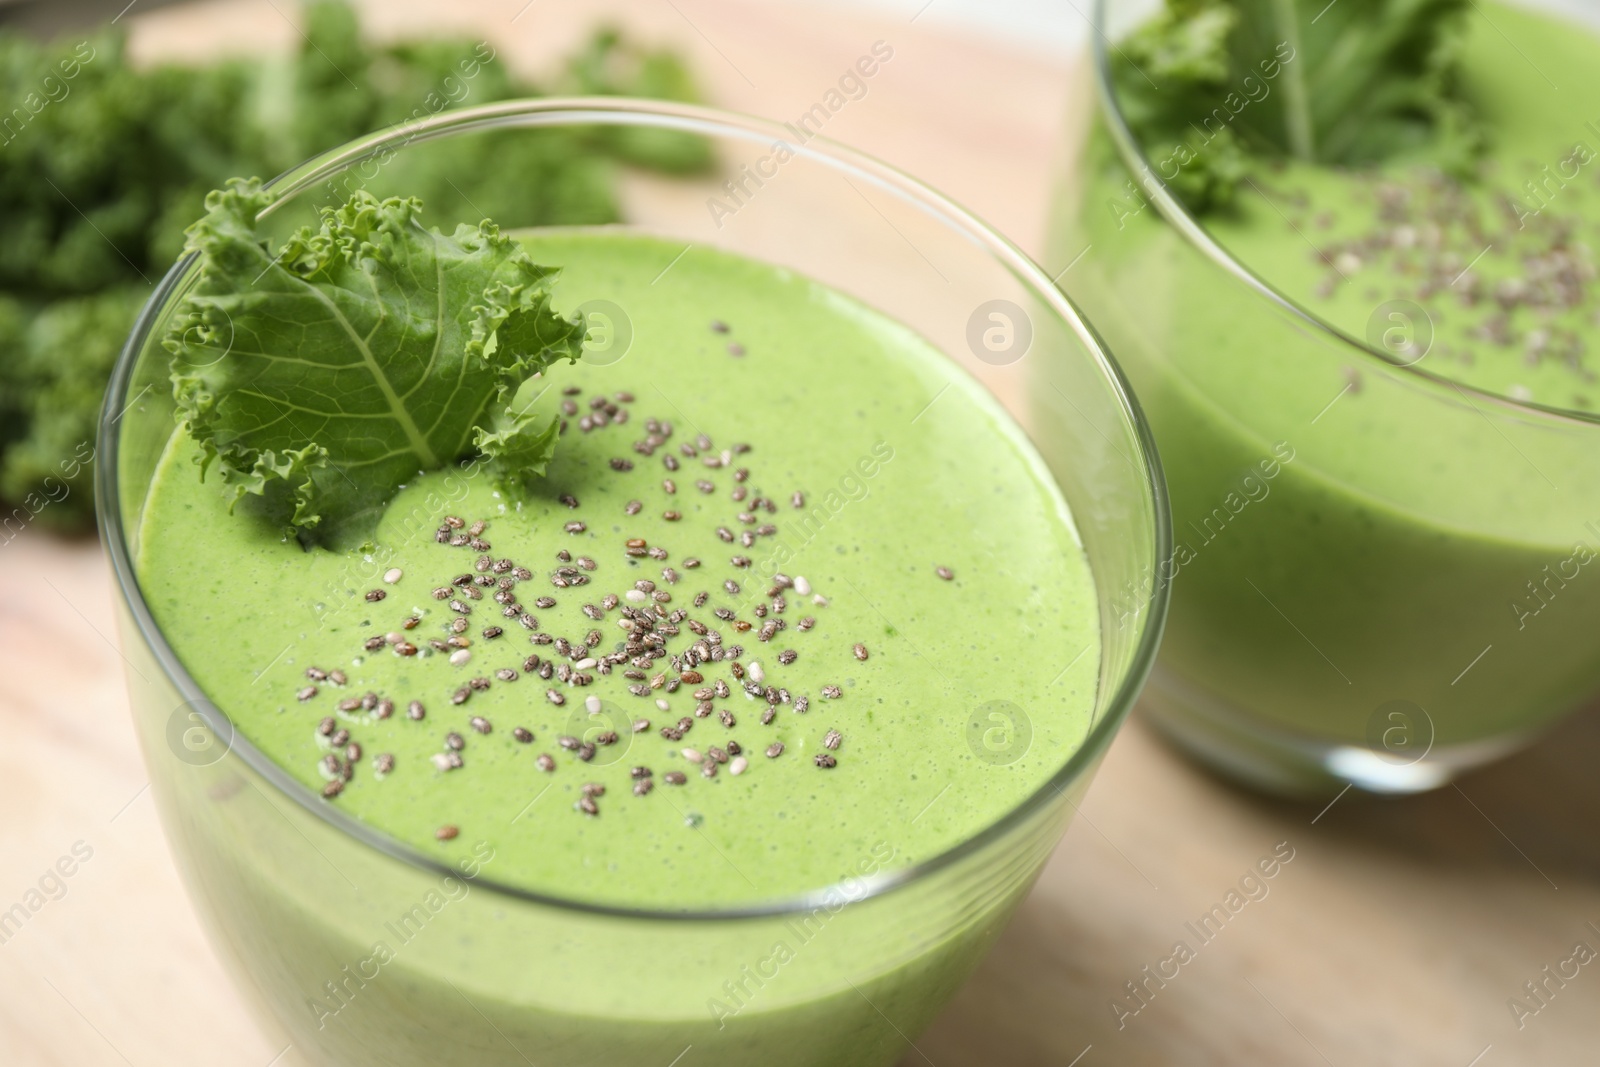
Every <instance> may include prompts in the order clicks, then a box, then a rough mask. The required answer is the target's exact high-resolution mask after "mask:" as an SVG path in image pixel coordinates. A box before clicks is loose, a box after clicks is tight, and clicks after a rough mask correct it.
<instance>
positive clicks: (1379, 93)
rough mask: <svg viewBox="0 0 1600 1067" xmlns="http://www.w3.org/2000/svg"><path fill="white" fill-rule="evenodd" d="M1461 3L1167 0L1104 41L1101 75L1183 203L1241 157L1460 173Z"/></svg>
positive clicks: (1221, 178)
mask: <svg viewBox="0 0 1600 1067" xmlns="http://www.w3.org/2000/svg"><path fill="white" fill-rule="evenodd" d="M1468 11H1469V0H1339V2H1338V3H1335V4H1331V5H1330V4H1328V3H1327V0H1167V2H1166V6H1165V8H1164V9H1163V10H1162V11H1161V12H1160V13H1159V14H1158V15H1156V16H1155V17H1154V18H1152V19H1151V20H1150V21H1148V22H1146V23H1144V24H1143V25H1142V26H1141V27H1140V28H1139V29H1137V30H1136V31H1134V32H1133V33H1132V34H1130V35H1128V37H1127V38H1126V39H1125V40H1123V41H1121V42H1120V43H1119V46H1118V48H1117V49H1116V50H1114V52H1113V55H1112V81H1113V84H1114V86H1115V88H1116V92H1117V98H1118V102H1119V104H1120V106H1121V108H1122V111H1123V114H1124V115H1125V116H1126V118H1127V120H1128V124H1129V127H1130V128H1131V129H1132V131H1133V134H1134V137H1135V138H1136V139H1137V140H1138V141H1139V143H1140V145H1141V146H1142V147H1143V148H1144V151H1145V155H1146V157H1147V158H1148V159H1150V161H1151V163H1152V164H1153V165H1154V166H1156V168H1157V172H1158V176H1159V177H1160V178H1161V179H1162V180H1163V181H1165V182H1166V183H1167V184H1168V185H1169V186H1170V187H1171V189H1172V190H1173V192H1174V193H1175V194H1176V195H1177V196H1178V197H1179V198H1180V199H1182V200H1183V201H1184V202H1185V203H1186V204H1187V205H1188V206H1189V208H1190V209H1191V210H1194V211H1206V210H1210V209H1213V208H1216V207H1221V206H1224V205H1226V204H1227V203H1228V201H1229V200H1230V199H1231V197H1232V195H1233V192H1234V190H1235V187H1236V186H1237V183H1238V182H1239V181H1240V180H1241V179H1242V177H1243V176H1244V174H1245V173H1246V172H1247V171H1248V169H1249V164H1250V160H1251V159H1252V158H1260V159H1273V158H1280V159H1281V158H1291V159H1296V160H1301V161H1305V162H1315V163H1323V164H1329V165H1336V166H1363V165H1369V164H1375V163H1379V162H1385V161H1396V160H1398V161H1415V162H1425V163H1431V164H1433V165H1435V166H1438V167H1440V168H1441V169H1443V170H1446V171H1448V172H1452V173H1456V174H1462V175H1465V174H1467V173H1469V172H1470V171H1471V169H1472V167H1473V165H1474V164H1475V162H1476V160H1477V159H1478V157H1479V155H1480V154H1481V152H1482V148H1483V133H1482V129H1481V126H1480V124H1479V123H1478V120H1477V118H1476V115H1475V112H1474V111H1473V109H1472V107H1471V105H1470V103H1469V102H1468V101H1467V100H1466V99H1465V96H1464V94H1463V92H1462V88H1461V85H1460V79H1459V68H1458V58H1457V57H1458V52H1459V47H1460V44H1461V40H1462V36H1463V34H1464V30H1465V22H1464V20H1465V17H1466V15H1467V13H1468ZM1169 161H1170V162H1169ZM1163 164H1166V165H1165V167H1163V166H1162V165H1163ZM1174 172H1175V173H1174Z"/></svg>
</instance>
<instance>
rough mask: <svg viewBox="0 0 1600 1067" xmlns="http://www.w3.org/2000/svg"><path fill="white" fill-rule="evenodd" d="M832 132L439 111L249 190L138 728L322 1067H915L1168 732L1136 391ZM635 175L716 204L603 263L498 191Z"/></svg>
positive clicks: (132, 598)
mask: <svg viewBox="0 0 1600 1067" xmlns="http://www.w3.org/2000/svg"><path fill="white" fill-rule="evenodd" d="M887 47H888V46H883V48H884V49H886V50H887ZM889 54H890V55H892V51H890V52H889ZM884 61H886V60H885V57H884V56H881V55H878V54H877V53H874V54H873V56H867V57H864V58H863V60H862V62H861V63H860V64H858V65H857V67H856V68H854V72H853V73H852V74H851V76H850V79H848V80H849V81H850V83H851V84H859V83H860V81H861V79H864V78H867V77H870V76H871V73H872V71H874V70H875V69H876V66H877V64H878V63H881V62H884ZM846 88H847V89H848V86H846ZM818 122H819V120H818V119H817V118H816V117H815V116H813V117H811V118H810V119H809V120H808V122H802V123H801V124H799V125H798V126H783V125H778V124H772V123H768V122H765V121H758V120H755V119H748V118H743V117H739V116H733V115H727V114H720V113H716V112H712V111H708V110H704V109H699V108H694V107H688V106H680V105H671V104H662V103H654V102H643V101H630V100H621V99H588V100H542V101H521V102H512V103H507V104H496V105H493V106H489V107H483V108H478V109H473V110H466V111H460V112H452V113H448V114H444V115H440V116H437V117H431V118H428V119H426V120H424V121H421V122H418V123H415V124H412V125H409V126H406V127H404V128H401V129H397V130H391V131H387V132H384V133H381V134H378V135H375V136H373V137H371V138H369V139H366V140H363V141H360V142H357V143H354V144H351V145H349V146H347V147H345V148H342V149H339V150H337V151H334V152H331V153H329V154H327V155H325V156H323V157H320V158H318V159H314V160H312V161H310V162H308V163H306V164H305V165H304V166H302V167H300V168H298V169H296V170H295V171H293V172H291V173H289V174H286V175H283V176H282V177H280V178H279V179H277V180H276V181H275V182H273V183H271V184H270V185H268V186H266V187H264V188H263V187H262V186H261V185H260V184H259V183H256V182H237V183H234V184H233V185H231V186H230V187H229V188H228V189H227V190H221V191H218V192H217V193H214V194H212V196H211V198H210V199H209V200H208V210H207V215H206V217H205V218H204V219H202V220H200V221H199V222H197V223H196V225H195V226H194V227H192V228H191V230H190V249H191V251H190V254H189V255H188V256H187V258H185V259H184V260H183V261H181V262H180V263H178V264H177V266H175V267H174V268H173V270H172V272H171V273H170V274H169V275H168V276H167V277H166V278H165V280H164V281H163V282H162V284H161V286H160V288H159V290H158V292H157V293H156V295H155V297H154V298H153V300H152V301H151V303H150V304H149V306H148V307H147V308H146V310H145V311H144V313H143V315H142V317H141V318H140V320H139V322H138V324H137V326H136V328H135V330H134V333H133V336H132V337H131V339H130V341H129V343H128V347H127V349H126V351H125V352H124V354H123V357H122V359H121V361H120V362H119V364H118V367H117V371H116V376H115V379H114V381H113V383H112V385H111V388H110V393H109V396H108V399H107V402H106V408H105V415H104V419H103V423H102V428H101V447H102V448H103V449H104V451H103V452H102V453H101V455H102V456H103V457H104V461H103V464H102V466H101V468H100V469H101V470H102V472H103V476H102V478H101V480H100V482H99V485H98V492H99V494H100V496H99V504H100V514H101V520H102V523H103V527H102V530H103V534H104V540H105V544H106V546H107V548H108V551H109V553H110V556H111V559H112V562H113V566H114V569H115V573H116V577H117V581H118V586H119V589H120V593H121V608H122V629H123V636H124V648H125V652H126V657H127V660H128V665H129V672H128V679H129V686H130V691H131V694H132V704H133V708H134V714H135V717H136V720H137V725H138V732H139V735H140V738H141V742H142V746H143V749H144V752H145V757H146V761H147V763H148V766H149V768H150V775H151V788H152V792H153V794H154V796H155V797H156V800H157V803H158V806H159V809H160V811H161V814H162V818H163V820H164V824H165V826H166V829H167V833H168V836H169V839H170V841H171V844H172V846H173V851H174V854H175V855H176V856H177V858H178V861H179V864H180V867H181V868H182V870H183V874H184V877H185V879H186V882H187V884H188V887H189V891H190V893H191V894H192V896H193V898H194V901H195V903H196V905H197V908H198V910H199V911H200V912H201V914H202V915H203V917H204V919H205V921H206V923H207V925H208V928H209V930H210V933H211V936H212V939H213V942H214V944H215V946H216V948H217V949H218V952H219V954H220V955H221V956H222V957H223V958H224V959H225V961H226V962H227V964H228V965H229V967H230V968H231V970H232V972H233V974H234V975H235V977H236V979H237V981H238V982H239V984H240V986H241V988H243V989H244V990H246V991H247V992H248V994H249V995H250V996H251V998H252V999H253V1000H254V1001H255V1003H256V1004H257V1006H258V1008H259V1015H260V1017H261V1018H262V1020H263V1021H264V1023H266V1024H267V1025H269V1026H271V1027H273V1028H275V1029H276V1030H278V1031H280V1032H281V1033H282V1035H283V1036H282V1040H283V1041H285V1042H287V1043H292V1044H293V1045H294V1046H295V1047H296V1048H297V1049H298V1050H300V1053H301V1054H302V1055H304V1056H305V1057H306V1058H307V1059H308V1060H310V1061H311V1062H315V1063H319V1064H328V1065H333V1064H339V1065H343V1067H349V1065H355V1064H385V1065H396V1067H399V1065H412V1064H416V1065H422V1064H426V1065H429V1067H446V1065H454V1064H473V1065H475V1067H480V1065H489V1064H507V1065H511V1064H523V1063H585V1064H594V1065H610V1064H619V1065H620V1064H628V1065H638V1064H660V1065H661V1067H669V1065H671V1064H675V1063H681V1064H684V1065H685V1067H687V1065H689V1064H730V1065H732V1064H739V1065H745V1064H754V1063H760V1064H767V1065H789V1064H794V1065H800V1064H886V1063H890V1062H892V1061H894V1060H896V1059H897V1058H899V1057H901V1056H902V1055H905V1054H907V1053H908V1051H909V1050H910V1048H911V1045H910V1042H911V1041H912V1040H914V1039H915V1037H916V1036H917V1034H918V1033H919V1032H920V1031H921V1030H922V1028H923V1027H924V1026H925V1025H926V1023H927V1022H928V1021H929V1019H930V1018H931V1017H932V1016H933V1015H934V1013H935V1012H937V1011H938V1009H939V1007H940V1005H941V1004H943V1003H944V1002H945V1000H946V999H947V998H948V997H949V996H951V995H952V994H953V993H954V991H955V990H956V988H957V987H958V986H959V985H960V983H961V982H962V980H963V979H964V978H965V977H966V975H967V974H968V973H969V972H970V971H971V969H972V967H973V966H974V965H975V963H976V961H977V960H978V958H979V957H980V956H981V954H982V953H983V952H984V951H985V950H986V949H987V947H988V946H989V945H990V943H991V942H992V941H993V939H994V937H995V936H996V934H997V933H998V931H999V930H1000V928H1001V926H1002V925H1003V923H1004V922H1005V920H1006V918H1007V916H1008V915H1009V914H1010V913H1011V911H1012V909H1013V908H1014V907H1015V906H1016V905H1017V903H1018V902H1019V900H1020V899H1021V898H1022V896H1023V895H1024V894H1025V893H1026V892H1027V890H1028V888H1029V886H1030V885H1031V883H1032V881H1033V879H1034V878H1035V877H1036V876H1037V874H1038V872H1039V870H1040V869H1041V866H1042V864H1043V863H1044V861H1045V859H1046V857H1047V855H1048V854H1049V852H1050V850H1051V848H1052V847H1053V846H1054V844H1055V843H1056V841H1057V839H1058V838H1059V836H1060V834H1061V833H1062V831H1063V829H1064V827H1065V825H1066V824H1067V821H1068V820H1069V818H1070V816H1071V814H1072V812H1073V811H1074V809H1075V807H1076V805H1077V803H1078V801H1079V798H1080V797H1081V795H1082V793H1083V791H1084V789H1085V788H1086V787H1087V785H1088V782H1089V779H1090V777H1091V775H1092V773H1093V770H1094V768H1095V767H1096V766H1097V764H1098V761H1099V760H1100V758H1101V757H1102V755H1103V754H1104V752H1105V750H1106V747H1107V745H1108V744H1109V742H1110V740H1111V738H1112V736H1113V735H1114V733H1115V731H1116V729H1117V728H1118V726H1119V724H1120V723H1121V721H1122V719H1123V718H1124V716H1125V715H1126V713H1127V711H1128V708H1129V706H1130V704H1131V703H1132V701H1133V699H1134V696H1135V694H1136V692H1137V691H1138V689H1139V686H1140V684H1141V683H1142V681H1143V679H1144V676H1145V674H1146V671H1147V668H1148V665H1149V663H1150V662H1151V661H1152V659H1153V654H1154V648H1155V644H1156V641H1157V638H1158V635H1159V631H1160V629H1161V624H1162V620H1163V617H1164V614H1165V589H1164V587H1157V586H1149V587H1147V588H1146V590H1145V592H1144V593H1143V594H1142V595H1141V597H1140V598H1139V600H1138V603H1137V607H1136V610H1135V612H1134V614H1135V615H1136V618H1135V619H1133V620H1132V621H1128V622H1119V621H1118V619H1117V616H1116V615H1115V614H1114V608H1115V606H1116V603H1117V602H1114V601H1113V599H1112V594H1113V593H1114V592H1115V591H1118V590H1122V589H1124V588H1126V587H1127V586H1128V585H1129V584H1130V583H1135V582H1137V581H1138V579H1139V576H1140V575H1143V574H1146V573H1148V572H1149V571H1150V570H1151V569H1152V568H1153V567H1154V566H1156V564H1157V562H1158V561H1159V560H1160V559H1162V558H1164V557H1165V556H1166V555H1167V553H1168V552H1169V551H1170V544H1169V540H1170V530H1169V527H1168V524H1167V517H1166V510H1165V507H1166V505H1165V496H1164V490H1163V488H1162V483H1161V475H1160V469H1159V465H1158V463H1157V460H1156V457H1155V453H1154V451H1153V449H1152V447H1151V443H1150V439H1149V437H1148V435H1147V432H1146V429H1145V427H1144V424H1143V422H1142V417H1141V415H1140V414H1139V411H1138V408H1137V405H1136V404H1135V402H1134V400H1133V398H1132V396H1131V394H1130V393H1129V391H1128V390H1127V388H1126V385H1125V383H1124V381H1123V379H1122V377H1121V374H1120V372H1119V371H1118V369H1117V367H1116V365H1115V364H1114V363H1113V362H1112V360H1111V358H1110V357H1109V356H1108V355H1107V354H1106V352H1105V351H1104V350H1103V348H1102V347H1101V346H1100V344H1099V342H1098V340H1097V338H1096V337H1095V335H1094V334H1093V332H1092V331H1091V330H1090V329H1089V327H1088V326H1087V325H1086V324H1085V323H1084V321H1083V320H1082V319H1081V318H1080V316H1079V315H1078V313H1077V312H1076V311H1075V310H1074V308H1073V307H1072V305H1071V304H1070V303H1068V302H1067V301H1066V299H1065V298H1064V297H1062V296H1061V294H1060V293H1059V292H1058V291H1057V290H1056V289H1055V288H1054V286H1052V285H1051V283H1050V279H1049V278H1048V276H1046V275H1045V274H1043V273H1042V272H1041V271H1040V269H1039V268H1038V267H1037V266H1035V265H1034V264H1033V263H1032V262H1030V261H1029V260H1028V259H1027V258H1026V257H1025V256H1024V255H1022V254H1021V253H1020V252H1018V251H1017V250H1016V249H1015V248H1014V247H1013V246H1012V245H1010V244H1009V243H1008V242H1007V241H1005V240H1004V239H1003V238H1001V237H1000V236H998V235H997V234H995V233H994V232H993V231H992V230H989V229H988V228H986V227H985V226H984V225H983V224H981V223H980V222H979V221H977V220H976V219H974V218H973V217H972V216H970V215H969V214H967V213H966V212H965V211H963V210H962V209H960V208H959V207H957V206H956V205H954V204H952V203H951V202H949V201H948V200H946V199H944V198H943V197H941V196H939V195H938V194H937V193H935V192H933V191H931V190H929V189H928V188H926V187H924V186H922V185H920V184H918V183H917V182H915V181H913V180H911V179H910V178H907V177H906V176H904V175H902V174H900V173H898V172H896V171H894V170H893V169H891V168H889V167H887V166H885V165H883V164H881V163H878V162H876V161H874V160H872V159H869V158H867V157H865V156H862V155H861V154H859V153H856V152H852V151H850V150H848V149H845V148H843V147H841V146H838V145H835V144H831V143H828V142H826V141H824V140H822V139H820V138H818V137H817V136H816V128H815V127H816V126H817V125H818ZM586 138H613V139H616V140H617V141H619V142H626V141H629V140H638V141H650V142H652V143H653V144H655V145H656V146H657V148H659V147H660V146H661V145H662V144H664V143H665V144H675V145H677V146H678V147H679V148H681V149H682V150H683V152H684V153H685V158H690V159H692V158H695V157H697V156H698V157H700V158H702V159H704V158H709V159H711V160H714V161H715V174H714V176H713V177H711V178H709V179H698V180H695V179H675V180H667V179H662V178H660V177H659V176H657V177H649V178H646V177H643V176H638V175H621V176H620V177H619V186H618V187H619V189H620V204H619V207H618V209H617V211H616V212H615V214H616V218H615V220H614V221H612V222H610V223H608V224H605V225H593V226H565V227H550V226H538V225H533V224H532V223H533V222H534V221H536V220H537V219H539V218H541V217H546V216H544V215H542V214H541V212H542V211H543V209H544V207H545V206H546V205H547V204H548V203H549V198H550V197H552V196H555V195H557V194H558V193H560V191H559V190H551V189H549V188H547V187H545V186H544V185H543V184H542V183H541V176H540V175H539V174H538V173H520V172H519V173H508V174H506V175H505V181H504V183H503V184H502V185H501V186H500V187H499V188H498V189H497V190H496V191H494V192H493V195H494V197H495V200H494V201H493V202H492V203H486V202H479V203H472V202H469V200H468V198H467V197H466V196H465V195H459V194H460V190H461V189H462V188H466V187H467V182H466V181H465V176H466V175H468V174H474V175H477V176H480V177H481V173H482V168H485V167H493V166H494V165H495V162H496V159H497V156H498V155H499V153H500V150H501V148H503V147H504V146H505V145H507V144H510V143H513V142H516V141H518V140H531V139H538V140H539V141H540V142H542V143H544V145H545V147H546V148H547V149H549V150H550V151H559V150H560V149H561V146H562V145H565V144H571V143H574V142H575V141H579V140H582V139H586ZM529 154H530V153H521V154H519V158H526V157H527V156H528V155H529ZM471 187H472V188H473V189H474V190H477V189H481V188H483V184H482V183H481V182H475V183H474V184H473V185H472V186H471ZM421 189H426V190H428V192H427V194H426V199H422V200H420V202H419V200H416V199H408V198H409V197H412V196H413V195H414V194H417V191H418V190H421ZM452 190H454V191H455V192H456V193H457V194H458V195H455V196H452V195H451V191H452ZM568 193H570V190H569V191H568ZM419 195H420V194H419ZM474 199H477V197H474ZM487 216H492V218H493V219H494V222H493V223H488V222H485V221H484V220H485V218H486V217H487ZM1046 361H1047V362H1048V363H1049V365H1050V367H1051V374H1052V382H1053V386H1054V389H1053V392H1052V395H1053V396H1055V397H1056V400H1055V402H1054V404H1053V406H1048V407H1047V409H1045V410H1043V414H1042V416H1039V417H1036V416H1035V415H1034V414H1032V413H1031V412H1032V411H1033V410H1034V409H1035V407H1036V405H1030V404H1029V403H1028V402H1027V397H1028V393H1029V390H1030V389H1031V388H1032V386H1031V382H1032V378H1031V375H1032V371H1031V370H1030V368H1031V367H1032V365H1034V364H1037V363H1043V362H1046ZM1008 409H1010V410H1012V411H1028V412H1030V414H1029V415H1028V416H1027V417H1026V421H1025V422H1018V421H1016V419H1015V418H1014V417H1013V416H1012V415H1011V414H1010V413H1009V412H1008ZM202 474H203V476H202Z"/></svg>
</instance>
